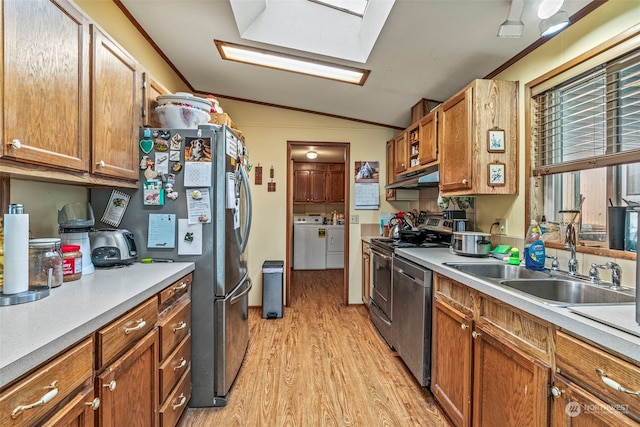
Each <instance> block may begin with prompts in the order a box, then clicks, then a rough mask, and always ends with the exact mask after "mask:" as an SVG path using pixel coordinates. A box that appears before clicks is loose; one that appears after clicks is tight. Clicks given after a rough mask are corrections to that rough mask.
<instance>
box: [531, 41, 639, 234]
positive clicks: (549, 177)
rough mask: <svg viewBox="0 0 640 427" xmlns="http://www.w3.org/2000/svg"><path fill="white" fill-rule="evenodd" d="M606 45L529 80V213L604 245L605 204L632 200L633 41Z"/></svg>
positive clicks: (635, 191)
mask: <svg viewBox="0 0 640 427" xmlns="http://www.w3.org/2000/svg"><path fill="white" fill-rule="evenodd" d="M614 46H615V49H608V50H605V51H603V52H602V53H601V54H599V55H596V56H594V57H592V58H589V59H588V60H586V61H584V62H581V63H579V64H577V65H576V66H574V67H572V68H569V69H565V70H563V71H561V72H559V73H558V74H556V75H553V76H551V77H550V78H549V76H546V77H547V78H545V79H541V82H540V83H539V84H535V83H534V84H531V86H530V89H531V109H530V111H531V131H532V134H531V165H532V173H533V177H534V185H533V188H532V197H531V200H532V212H533V213H534V215H535V216H536V217H538V219H540V217H541V216H542V215H545V216H546V219H547V220H548V221H551V222H555V223H557V224H559V225H560V226H562V225H563V224H565V225H566V222H567V221H570V220H572V219H574V218H575V221H576V223H578V225H579V240H581V241H582V243H583V244H586V245H588V246H600V247H608V246H607V241H608V236H607V206H608V205H610V204H615V205H616V206H619V205H623V204H625V203H626V202H627V201H635V202H639V201H640V163H639V162H640V48H638V47H637V46H638V42H637V41H636V43H635V46H636V47H635V48H634V49H632V50H629V48H628V47H627V52H620V51H619V50H620V48H621V46H620V45H614ZM566 210H579V211H580V212H579V213H578V214H577V215H576V214H570V215H567V214H566V213H565V214H563V213H561V211H566ZM561 236H562V227H560V232H559V233H558V237H559V240H560V241H561V240H562V237H561ZM551 241H553V239H552V240H551Z"/></svg>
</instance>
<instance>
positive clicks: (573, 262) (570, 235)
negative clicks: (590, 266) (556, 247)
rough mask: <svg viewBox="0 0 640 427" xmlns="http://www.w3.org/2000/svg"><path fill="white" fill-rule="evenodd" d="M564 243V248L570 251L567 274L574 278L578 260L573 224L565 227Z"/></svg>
mask: <svg viewBox="0 0 640 427" xmlns="http://www.w3.org/2000/svg"><path fill="white" fill-rule="evenodd" d="M564 242H565V243H564V247H565V248H569V249H571V258H570V259H569V274H571V275H572V276H575V275H576V274H577V272H578V259H577V258H576V228H575V226H574V225H573V223H570V224H569V225H567V231H566V233H565V238H564Z"/></svg>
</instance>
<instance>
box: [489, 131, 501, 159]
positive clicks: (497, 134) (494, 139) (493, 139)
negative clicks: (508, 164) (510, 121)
mask: <svg viewBox="0 0 640 427" xmlns="http://www.w3.org/2000/svg"><path fill="white" fill-rule="evenodd" d="M487 151H488V152H490V153H504V130H502V129H498V128H493V129H489V136H488V138H487Z"/></svg>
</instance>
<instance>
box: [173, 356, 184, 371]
mask: <svg viewBox="0 0 640 427" xmlns="http://www.w3.org/2000/svg"><path fill="white" fill-rule="evenodd" d="M185 366H187V361H186V360H185V359H184V357H181V358H180V364H179V365H177V366H174V367H173V371H174V372H175V371H177V370H178V369H182V368H184V367H185Z"/></svg>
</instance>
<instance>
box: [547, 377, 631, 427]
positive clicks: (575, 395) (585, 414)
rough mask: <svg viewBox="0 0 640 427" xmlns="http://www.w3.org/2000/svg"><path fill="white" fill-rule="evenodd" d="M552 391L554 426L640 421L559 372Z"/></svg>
mask: <svg viewBox="0 0 640 427" xmlns="http://www.w3.org/2000/svg"><path fill="white" fill-rule="evenodd" d="M551 392H552V394H553V426H554V427H578V426H579V427H611V426H638V425H640V424H638V423H636V422H635V421H633V420H632V419H631V418H629V417H627V416H625V415H623V414H622V413H620V412H619V411H617V410H616V409H614V407H613V406H611V405H609V404H607V403H606V402H604V401H602V400H600V399H598V398H597V397H595V396H594V395H592V394H591V393H589V392H587V391H585V390H584V389H582V388H581V387H579V386H578V385H576V384H573V383H571V382H570V381H569V380H568V379H566V378H564V377H563V376H562V375H558V374H556V376H555V379H554V385H553V388H552V391H551Z"/></svg>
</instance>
